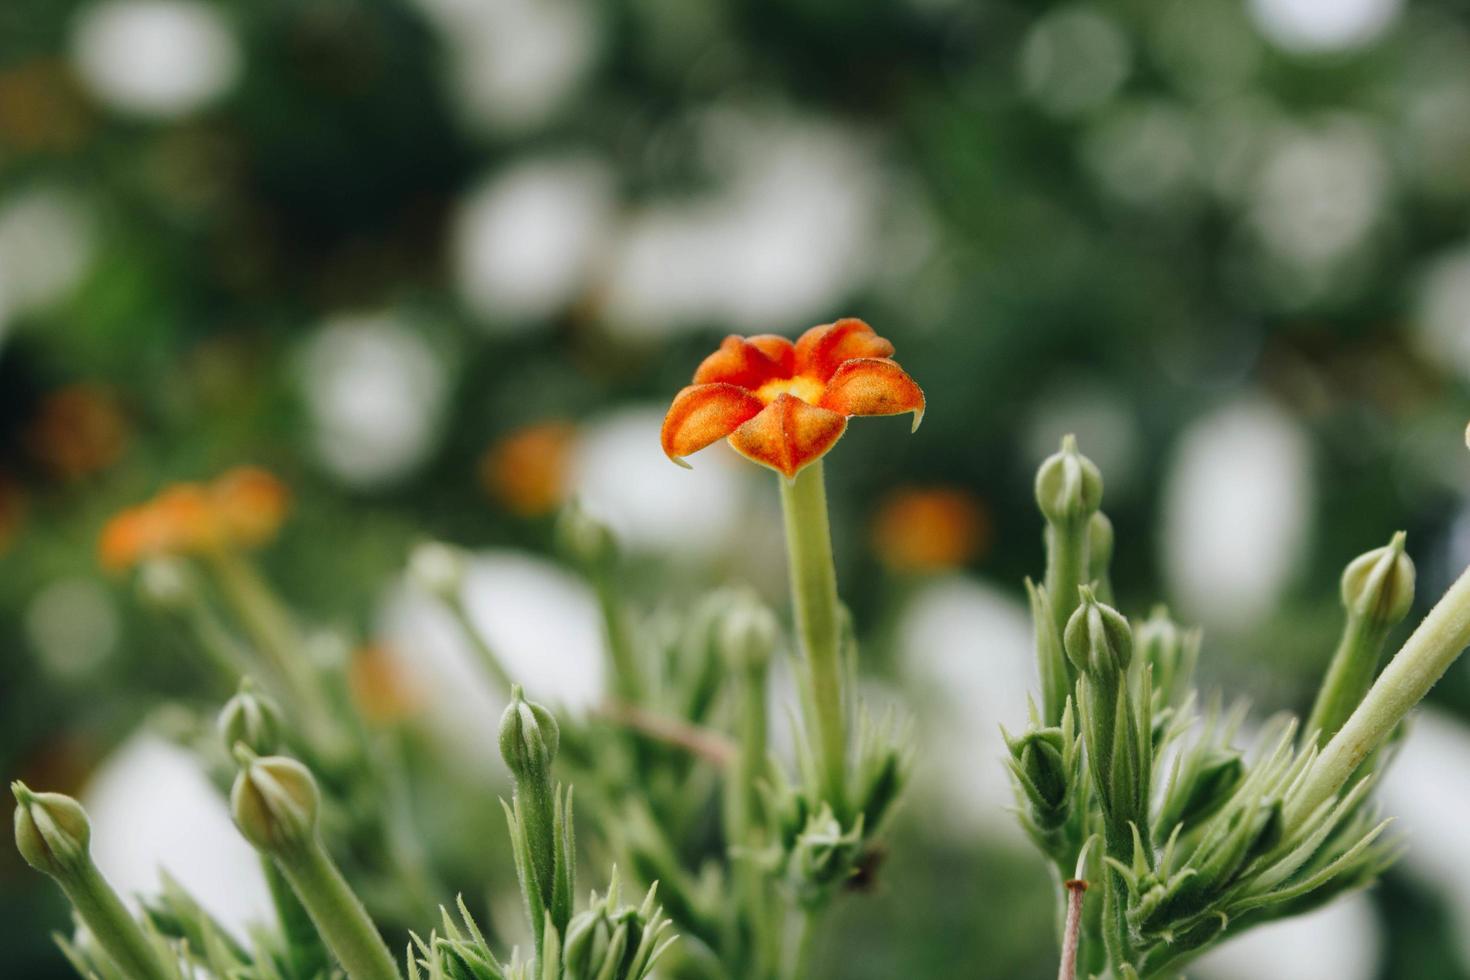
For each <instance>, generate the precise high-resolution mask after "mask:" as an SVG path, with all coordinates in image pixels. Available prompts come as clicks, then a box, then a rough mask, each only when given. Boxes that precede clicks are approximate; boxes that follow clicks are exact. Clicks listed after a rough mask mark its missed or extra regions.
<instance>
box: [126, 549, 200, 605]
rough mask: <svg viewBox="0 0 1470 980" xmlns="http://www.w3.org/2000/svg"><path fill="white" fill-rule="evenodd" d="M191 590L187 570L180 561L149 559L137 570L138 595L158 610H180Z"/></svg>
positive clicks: (187, 599) (160, 558)
mask: <svg viewBox="0 0 1470 980" xmlns="http://www.w3.org/2000/svg"><path fill="white" fill-rule="evenodd" d="M193 589H194V583H193V582H191V581H190V580H189V568H188V566H187V565H186V564H185V563H184V562H183V561H182V560H181V559H178V558H169V557H159V558H149V559H148V560H146V561H144V562H143V564H142V566H141V567H140V568H139V569H138V594H139V596H141V597H142V599H143V601H144V602H147V603H150V604H151V605H153V606H155V607H156V608H158V609H164V610H173V609H179V608H181V607H182V606H184V604H185V603H187V602H188V601H189V596H190V593H191V592H192V591H193Z"/></svg>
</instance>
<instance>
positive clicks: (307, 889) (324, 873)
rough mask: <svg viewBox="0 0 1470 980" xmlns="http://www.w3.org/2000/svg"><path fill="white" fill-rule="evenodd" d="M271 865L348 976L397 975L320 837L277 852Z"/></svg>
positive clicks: (377, 979) (392, 979) (378, 978)
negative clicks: (299, 901)
mask: <svg viewBox="0 0 1470 980" xmlns="http://www.w3.org/2000/svg"><path fill="white" fill-rule="evenodd" d="M276 864H277V866H278V867H279V868H280V869H281V873H282V874H283V875H285V877H286V880H287V881H288V882H290V884H291V889H292V891H294V892H295V893H296V897H297V898H299V899H301V904H302V905H303V906H305V907H306V913H307V915H309V916H311V921H312V922H314V923H315V924H316V928H317V932H319V933H320V934H321V937H322V939H323V940H324V941H325V942H326V944H327V947H328V948H329V949H331V951H332V954H333V955H334V956H336V957H337V962H339V963H341V964H342V968H343V969H344V970H346V971H347V976H348V977H349V978H350V980H402V978H401V977H400V976H399V974H398V966H397V964H396V963H395V962H394V959H393V955H392V954H391V953H389V952H388V947H387V945H386V944H385V943H384V942H383V937H382V936H380V935H378V930H377V927H376V926H374V925H373V921H372V919H370V918H368V914H367V911H366V910H365V909H364V908H363V907H362V902H360V901H358V899H357V896H356V895H354V894H353V893H352V889H351V888H350V887H348V885H347V882H346V880H345V879H343V877H342V872H340V871H338V870H337V866H336V865H335V864H333V863H332V859H331V857H329V856H328V855H327V852H326V849H325V848H323V847H322V844H321V841H320V840H317V839H315V838H313V839H312V840H311V841H310V843H308V844H307V845H306V846H305V847H301V848H293V849H290V850H286V851H283V852H281V853H280V854H278V855H276Z"/></svg>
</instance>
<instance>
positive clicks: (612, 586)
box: [592, 562, 647, 704]
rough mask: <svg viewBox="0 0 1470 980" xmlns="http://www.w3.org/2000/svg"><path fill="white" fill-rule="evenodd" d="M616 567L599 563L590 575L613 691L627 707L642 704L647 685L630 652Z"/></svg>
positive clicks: (631, 641)
mask: <svg viewBox="0 0 1470 980" xmlns="http://www.w3.org/2000/svg"><path fill="white" fill-rule="evenodd" d="M614 564H615V563H612V562H606V563H600V564H599V565H598V566H597V567H596V568H595V569H594V570H593V573H592V585H593V589H594V590H595V591H596V592H597V604H598V606H599V607H600V608H601V610H602V626H603V631H604V632H605V633H606V634H607V651H608V655H609V656H611V657H612V664H613V691H614V692H615V693H616V694H617V696H618V697H620V698H622V699H623V700H624V701H627V702H628V703H630V704H641V703H642V702H643V700H644V691H646V690H647V685H646V684H645V683H644V680H643V668H642V666H641V665H640V664H639V663H638V658H637V657H636V656H635V655H634V652H633V638H632V634H631V633H630V632H629V629H628V614H627V611H626V610H625V609H624V608H623V597H622V594H621V592H620V591H619V589H618V584H617V572H616V569H615V568H614V567H613V565H614Z"/></svg>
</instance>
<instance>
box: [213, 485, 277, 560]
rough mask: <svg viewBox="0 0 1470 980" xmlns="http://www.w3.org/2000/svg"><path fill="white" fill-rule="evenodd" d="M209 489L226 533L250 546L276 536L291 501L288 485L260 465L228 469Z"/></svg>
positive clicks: (232, 538) (245, 545) (239, 542)
mask: <svg viewBox="0 0 1470 980" xmlns="http://www.w3.org/2000/svg"><path fill="white" fill-rule="evenodd" d="M209 492H210V497H211V502H212V503H213V505H214V509H215V512H216V513H217V514H218V517H219V521H220V524H221V525H223V528H224V531H225V533H226V535H227V536H228V537H229V538H230V540H232V541H234V542H235V543H237V544H240V545H242V546H244V547H247V548H253V547H255V546H257V545H261V544H264V543H265V542H267V541H269V540H270V539H271V538H272V537H274V536H275V533H276V531H277V529H279V528H280V526H281V522H282V521H284V520H285V519H286V508H287V506H288V505H289V504H290V502H291V495H290V492H289V491H288V490H287V489H286V485H285V484H284V483H282V482H281V481H280V480H278V479H276V477H275V476H274V475H273V474H271V473H268V472H266V471H265V470H263V469H261V468H260V467H258V466H237V467H235V468H234V469H232V470H227V471H226V472H225V473H224V474H223V475H221V476H220V477H219V478H218V479H216V480H215V481H214V482H213V483H212V484H210V487H209Z"/></svg>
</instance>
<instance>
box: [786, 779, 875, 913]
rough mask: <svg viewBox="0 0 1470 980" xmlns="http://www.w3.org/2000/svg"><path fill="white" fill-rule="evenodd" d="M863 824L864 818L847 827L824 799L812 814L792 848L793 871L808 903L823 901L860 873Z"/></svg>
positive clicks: (803, 898)
mask: <svg viewBox="0 0 1470 980" xmlns="http://www.w3.org/2000/svg"><path fill="white" fill-rule="evenodd" d="M862 840H863V828H862V820H861V818H860V819H859V820H858V821H857V823H856V824H855V825H854V826H853V827H852V829H851V830H848V831H844V830H843V829H842V824H840V823H839V822H838V821H837V818H836V817H835V816H833V814H832V809H831V807H829V806H827V805H826V804H825V803H824V804H822V809H821V810H820V811H818V812H817V813H816V814H815V815H813V816H812V817H811V818H810V819H809V820H808V821H807V825H806V827H805V828H804V829H803V830H802V832H801V833H800V834H798V835H797V838H796V846H795V848H793V850H792V852H791V875H792V877H793V879H794V881H793V884H794V885H795V888H796V893H797V895H798V897H799V898H800V900H801V901H802V902H803V903H805V904H813V903H820V902H822V901H824V900H825V898H826V897H827V896H829V895H830V894H831V892H832V890H833V889H834V888H838V887H840V886H842V885H843V884H845V883H846V882H847V881H848V879H850V878H851V877H852V876H853V875H854V874H856V873H857V870H858V863H859V860H860V859H861V857H862Z"/></svg>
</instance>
